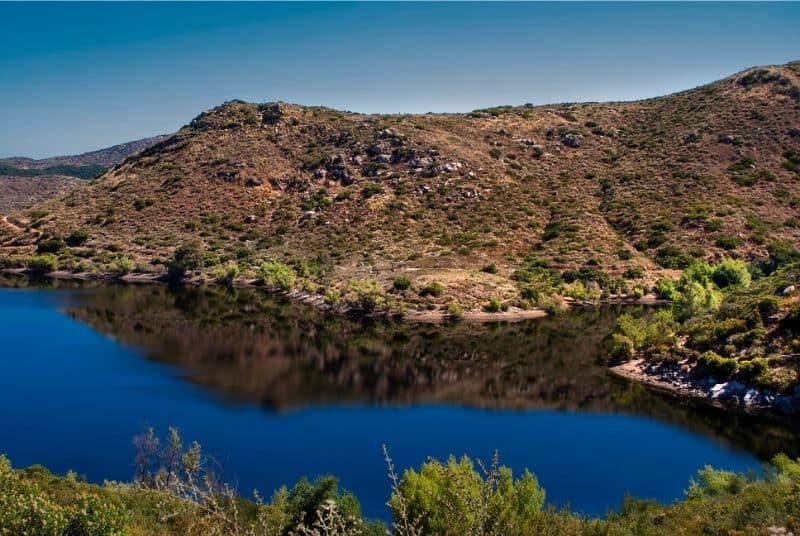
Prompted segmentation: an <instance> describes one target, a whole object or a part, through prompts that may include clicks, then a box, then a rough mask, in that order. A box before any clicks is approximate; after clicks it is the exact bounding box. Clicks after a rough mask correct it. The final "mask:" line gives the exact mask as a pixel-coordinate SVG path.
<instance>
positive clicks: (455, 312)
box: [447, 301, 464, 318]
mask: <svg viewBox="0 0 800 536" xmlns="http://www.w3.org/2000/svg"><path fill="white" fill-rule="evenodd" d="M447 315H448V316H450V317H451V318H461V317H463V316H464V309H463V308H462V307H461V304H459V303H458V302H456V301H452V302H450V303H448V304H447Z"/></svg>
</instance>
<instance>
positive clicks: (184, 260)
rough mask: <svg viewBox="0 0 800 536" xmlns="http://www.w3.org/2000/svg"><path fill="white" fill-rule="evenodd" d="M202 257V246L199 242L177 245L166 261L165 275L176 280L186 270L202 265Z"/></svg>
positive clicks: (184, 273) (195, 268)
mask: <svg viewBox="0 0 800 536" xmlns="http://www.w3.org/2000/svg"><path fill="white" fill-rule="evenodd" d="M203 257H204V253H203V246H202V245H201V244H200V243H199V242H190V243H188V244H184V245H182V246H178V248H177V249H176V250H175V253H174V254H173V255H172V258H171V259H170V260H169V261H168V262H167V275H168V276H169V278H170V279H171V280H173V281H178V280H180V279H181V278H182V277H183V276H184V275H186V272H189V271H192V270H197V269H198V268H200V267H201V266H202V265H203Z"/></svg>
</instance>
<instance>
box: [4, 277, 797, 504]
mask: <svg viewBox="0 0 800 536" xmlns="http://www.w3.org/2000/svg"><path fill="white" fill-rule="evenodd" d="M617 314H618V311H615V310H612V309H608V310H601V311H595V312H587V313H575V314H572V313H571V314H569V315H564V317H563V318H559V319H546V320H540V321H535V322H528V323H524V324H515V325H496V326H483V327H475V326H465V325H456V326H440V327H436V326H434V327H431V326H421V327H413V326H412V327H407V326H402V325H399V324H381V323H375V324H364V323H360V322H355V321H349V320H346V319H341V318H335V317H329V316H326V315H323V314H321V313H319V312H316V311H311V310H309V309H307V308H305V307H303V306H300V305H293V304H286V303H281V302H276V301H274V300H271V299H269V298H266V297H264V296H260V295H257V294H256V293H254V292H241V293H235V294H233V293H227V294H226V293H220V292H205V291H202V290H189V291H180V292H178V291H176V292H174V293H173V292H170V291H168V290H167V289H165V288H163V287H146V288H133V287H109V288H94V289H92V288H81V289H29V288H28V289H0V341H2V343H0V344H1V346H0V367H2V370H1V372H0V408H2V412H0V430H1V431H2V432H0V452H4V453H6V454H7V455H8V456H9V457H10V458H11V460H12V462H13V463H14V465H15V466H18V467H19V466H25V465H29V464H34V463H41V464H44V465H46V466H48V467H49V468H51V469H52V470H53V471H55V472H59V473H63V472H66V471H67V470H68V469H73V470H75V471H77V472H78V473H79V474H84V475H86V477H87V478H88V479H89V480H92V481H102V480H103V479H111V480H125V481H127V480H130V479H131V478H132V476H133V473H134V467H133V462H132V460H133V455H134V451H133V447H132V443H131V440H132V437H133V436H134V435H135V434H137V433H140V432H141V431H142V429H143V428H144V427H145V426H148V425H150V426H154V427H155V428H156V429H157V430H158V431H160V432H162V433H163V432H165V431H166V429H167V427H168V426H170V425H174V426H176V427H178V428H179V429H180V430H181V432H182V434H183V436H184V437H185V438H186V439H187V440H198V441H200V442H201V443H202V444H203V446H204V448H205V450H206V452H208V453H211V454H213V455H214V456H215V457H216V458H217V460H218V461H219V462H220V463H221V464H222V466H223V468H224V476H225V478H226V479H228V480H229V481H232V482H235V483H237V485H238V489H239V490H240V491H241V492H243V493H248V492H250V491H251V490H252V489H254V488H257V489H258V490H260V491H261V492H262V494H264V495H269V494H270V493H271V492H272V491H273V490H274V489H275V488H277V487H278V486H280V485H282V484H289V485H291V484H294V483H295V482H296V481H297V480H298V479H299V478H300V477H302V476H304V475H307V476H309V477H313V476H316V475H321V474H328V473H330V474H334V475H337V476H339V477H340V479H341V485H342V486H343V487H344V488H346V489H349V490H351V491H353V492H354V493H356V495H357V496H358V497H359V499H360V500H361V503H362V508H363V510H364V512H365V514H366V515H368V516H371V517H381V518H385V517H386V516H387V515H388V513H387V510H386V508H385V505H384V503H385V502H386V500H387V498H388V493H389V482H388V479H387V477H386V467H385V463H384V460H383V457H382V453H381V445H382V444H386V445H388V447H389V449H390V452H391V454H392V456H393V458H394V461H395V463H396V465H397V466H398V468H400V469H402V468H405V467H412V466H418V465H419V464H420V463H422V462H423V461H425V459H426V458H427V457H428V456H434V457H439V458H444V457H446V456H448V455H449V454H455V455H461V454H468V455H470V456H473V457H477V458H481V459H484V460H487V459H489V458H490V457H491V455H492V453H493V452H494V450H498V451H499V453H500V458H501V461H502V462H503V463H504V464H506V465H509V466H511V467H512V468H514V469H515V470H516V471H517V472H519V471H521V470H522V469H523V468H528V469H530V470H531V471H533V472H534V473H535V474H536V475H537V476H538V478H539V480H540V482H541V483H542V485H543V486H544V487H545V489H546V490H547V499H548V502H550V503H553V504H556V505H559V506H563V505H567V504H569V505H570V506H571V508H572V509H574V510H577V511H580V512H583V513H586V514H600V515H602V514H603V513H605V511H606V510H607V509H608V508H614V507H617V506H618V505H619V503H620V501H621V499H622V498H623V496H624V495H625V494H626V493H631V494H634V495H636V496H640V497H652V498H656V499H659V500H662V501H670V500H672V499H674V498H677V497H679V496H680V495H681V493H682V490H683V489H685V488H686V486H687V483H688V480H689V478H690V477H691V476H692V475H693V474H694V473H695V472H696V470H697V469H699V468H701V467H702V466H704V465H705V464H712V465H714V466H717V467H721V468H727V469H735V470H741V471H745V470H749V469H754V470H758V468H759V465H760V462H761V460H763V459H766V458H768V457H770V456H771V455H773V454H774V453H776V452H778V451H789V452H791V453H792V454H796V452H792V449H793V448H794V449H796V448H797V447H796V445H797V444H798V443H797V439H798V435H797V431H796V430H795V429H793V428H792V427H791V426H789V425H786V424H785V423H777V422H772V421H770V420H766V419H763V418H755V417H747V416H741V415H740V416H735V415H726V414H723V413H720V412H718V411H712V410H706V409H701V408H694V407H688V406H685V405H681V404H678V403H677V402H675V401H672V400H668V399H666V398H664V397H662V396H660V395H656V394H652V393H649V392H647V391H645V390H644V389H642V388H641V387H639V386H636V385H632V384H630V383H627V382H623V381H620V380H616V379H613V378H611V377H610V376H609V375H608V374H607V372H606V370H605V368H604V364H603V351H604V348H605V345H606V344H607V336H608V334H609V333H610V331H611V329H613V324H614V318H615V316H616V315H617Z"/></svg>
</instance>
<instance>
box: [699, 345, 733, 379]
mask: <svg viewBox="0 0 800 536" xmlns="http://www.w3.org/2000/svg"><path fill="white" fill-rule="evenodd" d="M697 362H698V363H699V364H700V365H701V366H702V367H703V368H705V369H706V370H708V371H709V372H710V373H711V374H713V375H715V376H718V377H720V378H721V379H725V378H729V377H730V376H732V375H733V374H734V373H735V372H736V368H737V367H736V359H733V358H730V357H722V356H720V355H719V354H717V353H716V352H712V351H710V350H709V351H708V352H704V353H702V354H700V357H698V358H697Z"/></svg>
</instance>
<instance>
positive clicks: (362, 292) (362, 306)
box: [343, 279, 386, 313]
mask: <svg viewBox="0 0 800 536" xmlns="http://www.w3.org/2000/svg"><path fill="white" fill-rule="evenodd" d="M343 298H344V301H345V303H347V305H349V306H350V307H352V308H353V309H355V310H358V311H362V312H367V313H369V312H372V311H374V310H376V309H380V308H381V307H384V306H385V305H386V295H385V294H384V292H383V288H381V286H380V285H379V284H378V282H377V281H375V280H374V279H362V280H356V281H351V282H350V283H349V284H348V285H347V288H346V289H345V292H344V296H343Z"/></svg>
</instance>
